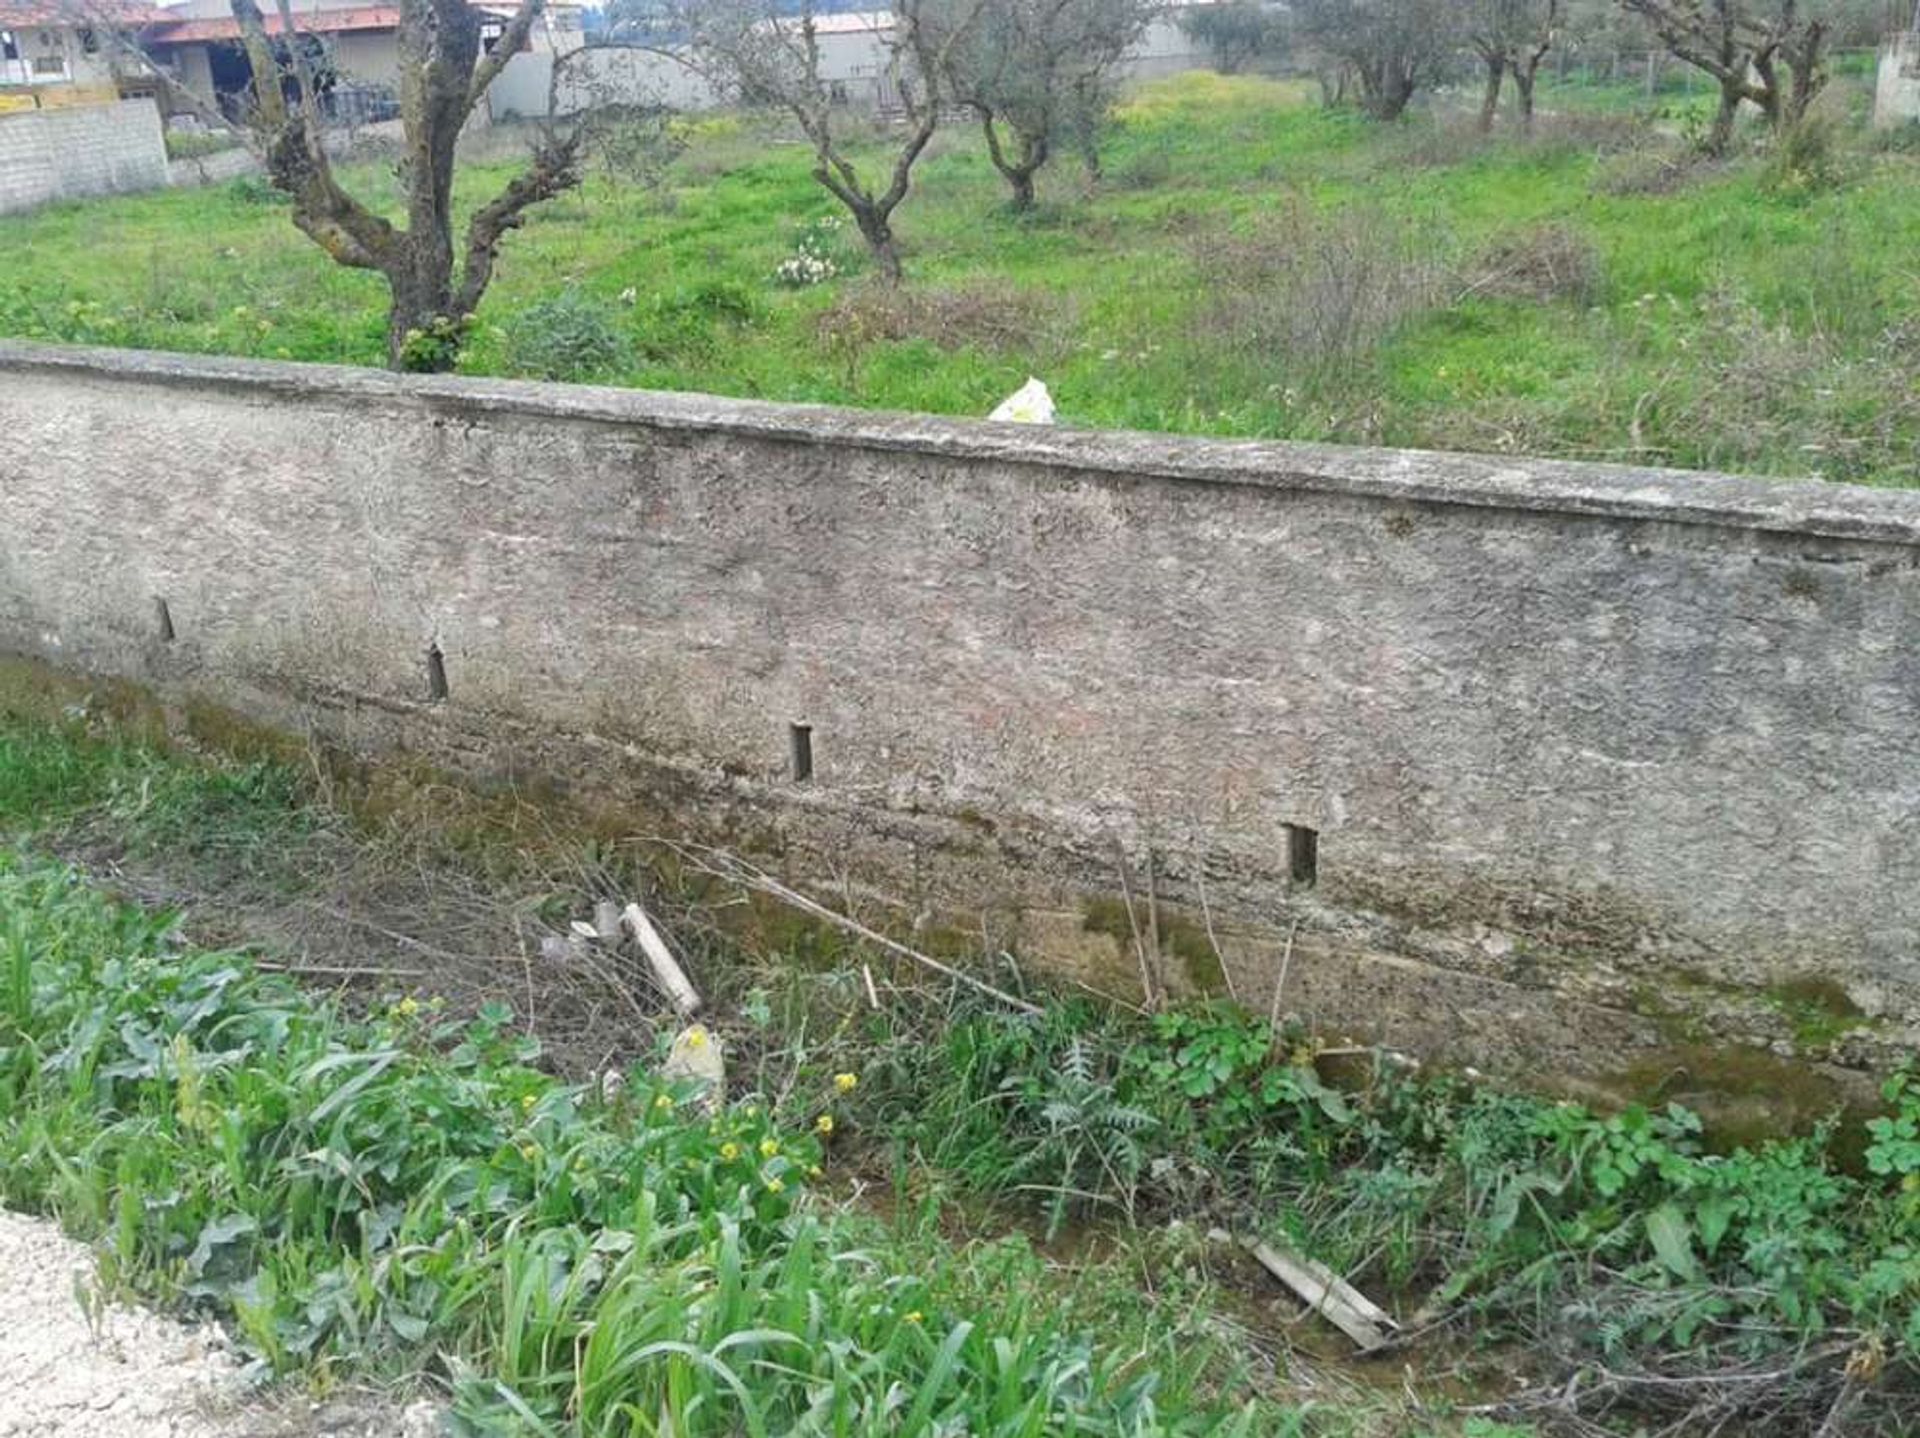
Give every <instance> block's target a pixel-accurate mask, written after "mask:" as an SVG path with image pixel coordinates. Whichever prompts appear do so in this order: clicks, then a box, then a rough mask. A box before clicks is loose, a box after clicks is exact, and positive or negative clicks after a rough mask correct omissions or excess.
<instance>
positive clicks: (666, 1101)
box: [653, 1093, 673, 1108]
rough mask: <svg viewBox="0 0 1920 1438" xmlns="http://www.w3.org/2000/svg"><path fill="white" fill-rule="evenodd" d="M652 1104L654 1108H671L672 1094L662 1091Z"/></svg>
mask: <svg viewBox="0 0 1920 1438" xmlns="http://www.w3.org/2000/svg"><path fill="white" fill-rule="evenodd" d="M653 1106H654V1107H655V1108H672V1107H673V1095H672V1094H670V1093H663V1094H661V1095H660V1096H659V1097H658V1098H656V1099H655V1100H654V1101H653Z"/></svg>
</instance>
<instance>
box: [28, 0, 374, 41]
mask: <svg viewBox="0 0 1920 1438" xmlns="http://www.w3.org/2000/svg"><path fill="white" fill-rule="evenodd" d="M6 3H7V0H0V6H4V5H6ZM261 8H262V9H265V8H266V7H265V6H262V7H261ZM161 14H162V15H163V16H164V14H165V12H164V11H163V12H161ZM266 21H267V33H268V34H269V35H278V34H279V33H280V32H281V31H282V29H283V28H284V27H283V26H282V25H281V23H280V16H279V13H278V12H277V11H272V10H268V11H267V15H266ZM399 24H400V9H399V7H398V6H396V5H369V6H366V7H365V8H363V9H359V10H309V11H306V12H305V13H304V14H299V15H296V16H294V18H293V28H294V29H295V30H301V31H306V32H308V33H310V34H314V35H338V34H341V33H342V32H344V31H348V30H393V29H396V28H398V26H399ZM239 38H240V22H239V21H238V20H236V19H234V18H233V17H232V16H231V15H221V16H216V17H214V18H212V19H207V20H167V19H164V18H162V19H161V20H159V21H158V23H156V24H154V25H153V26H152V27H151V28H149V29H148V31H147V39H148V41H149V42H150V43H152V44H156V45H190V44H193V43H194V42H195V41H205V40H238V39H239Z"/></svg>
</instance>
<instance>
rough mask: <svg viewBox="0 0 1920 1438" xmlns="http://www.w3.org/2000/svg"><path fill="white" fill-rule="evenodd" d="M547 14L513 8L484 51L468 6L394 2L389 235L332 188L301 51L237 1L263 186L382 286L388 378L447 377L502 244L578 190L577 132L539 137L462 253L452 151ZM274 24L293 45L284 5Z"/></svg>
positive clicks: (549, 131) (362, 206)
mask: <svg viewBox="0 0 1920 1438" xmlns="http://www.w3.org/2000/svg"><path fill="white" fill-rule="evenodd" d="M543 3H544V0H521V4H520V8H519V9H518V10H516V11H515V12H514V15H513V18H512V19H510V20H509V21H508V22H507V24H506V28H505V31H504V33H502V34H501V35H500V36H499V38H498V39H497V40H496V41H495V42H494V44H493V46H492V48H491V49H488V50H485V51H484V52H483V50H482V47H481V43H480V20H481V17H480V13H479V12H478V11H477V10H475V9H473V8H472V7H471V6H469V5H468V4H467V3H466V0H399V24H398V27H397V32H398V33H397V39H398V46H399V91H400V124H401V129H402V133H403V137H404V138H403V141H402V145H401V157H400V162H399V165H398V167H397V173H398V175H399V180H400V189H401V194H402V196H403V199H404V201H405V209H406V218H405V223H404V225H396V224H395V223H393V222H392V221H391V220H389V219H387V218H386V217H385V216H384V215H382V214H380V213H378V212H377V211H376V210H374V209H373V208H371V207H370V206H368V205H367V204H366V203H364V202H363V201H361V200H359V199H356V198H355V197H354V196H353V195H351V194H349V193H348V192H347V191H346V190H345V189H344V188H343V187H342V186H341V184H340V182H339V181H338V179H337V178H336V177H335V175H334V171H333V163H332V160H331V158H330V157H329V154H328V151H327V146H326V136H325V126H324V120H323V116H322V111H321V103H320V96H319V93H318V89H317V85H316V80H315V76H314V73H313V69H312V66H311V64H310V63H309V59H308V56H307V52H306V49H305V47H303V46H301V45H299V44H282V45H279V46H276V45H275V44H274V41H273V40H272V39H270V38H269V36H268V34H267V27H266V21H265V18H264V17H263V16H262V14H261V12H260V7H259V5H258V4H257V3H255V0H231V4H232V9H233V14H234V18H235V19H236V20H238V21H239V22H240V33H241V42H242V44H243V45H244V47H245V49H246V54H247V62H248V64H249V66H250V67H251V69H252V82H251V89H250V100H251V105H252V115H251V121H252V126H253V129H254V131H255V133H256V136H257V143H258V146H259V149H260V153H261V156H262V158H263V160H264V162H265V166H266V172H267V177H268V179H269V180H270V181H271V182H272V183H273V185H274V186H275V187H276V188H278V189H279V190H281V191H283V192H284V193H285V194H286V195H288V196H289V197H290V198H291V199H292V201H293V222H294V224H295V225H296V226H298V227H299V229H300V230H301V231H302V232H303V233H304V234H306V235H307V236H308V237H309V238H310V239H312V240H313V242H314V243H315V244H317V245H319V246H320V248H321V249H323V250H325V251H326V252H327V254H329V255H330V256H332V257H333V259H334V260H335V261H336V262H338V263H339V264H342V265H347V266H349V267H351V268H354V269H363V270H374V271H377V272H378V273H379V274H380V275H381V276H382V277H383V278H385V280H386V282H387V288H388V291H389V294H390V302H389V305H388V311H387V363H388V364H389V365H390V366H391V367H392V368H394V369H413V370H429V371H441V370H449V369H451V368H453V365H454V362H455V361H456V360H457V359H458V358H459V353H460V348H461V345H462V344H463V343H464V340H465V337H466V333H467V329H468V327H469V325H470V324H471V322H472V315H473V312H474V310H475V308H477V307H478V305H479V303H480V298H481V296H482V295H484V294H485V293H486V291H487V286H488V284H489V283H490V282H491V281H492V279H493V267H494V261H495V258H496V256H497V254H498V252H499V248H500V243H501V240H502V238H503V237H504V236H505V235H506V234H507V232H508V231H510V230H513V229H516V228H518V227H519V226H520V225H521V224H522V223H523V222H524V220H525V218H526V213H527V211H528V210H529V209H531V208H532V207H533V206H535V205H537V204H539V203H541V202H542V201H544V200H549V199H552V198H553V197H554V196H555V195H558V194H561V193H563V192H564V191H566V190H569V189H571V188H572V187H573V186H575V185H576V184H578V183H579V181H580V168H579V156H580V145H581V136H580V132H579V131H578V130H577V129H565V130H563V129H560V128H556V127H555V126H553V125H551V124H549V125H547V126H544V127H542V129H541V130H540V131H539V133H538V136H537V138H536V140H535V143H534V147H533V153H532V156H531V158H530V160H529V162H528V165H527V168H526V169H525V170H523V171H522V172H521V173H519V174H518V175H515V176H514V178H513V179H512V180H510V181H509V182H508V183H507V186H506V188H505V189H503V190H502V191H501V192H500V193H499V194H497V195H495V196H494V197H493V198H492V199H491V200H489V201H487V202H486V203H485V204H483V205H481V206H480V207H479V208H478V209H477V210H475V211H474V212H473V215H472V217H471V218H470V219H469V220H468V222H467V225H466V229H465V232H464V235H463V236H462V237H461V243H460V245H459V251H460V253H459V254H458V255H456V253H455V250H456V244H455V237H454V229H455V227H454V213H453V176H454V146H455V142H456V141H457V140H458V139H459V136H460V131H461V128H462V127H463V126H464V125H465V124H466V122H467V119H468V117H469V116H470V115H472V114H473V111H474V109H475V107H476V106H477V105H479V103H480V101H481V98H482V97H483V96H484V95H485V94H486V91H487V87H488V86H489V85H491V84H492V83H493V81H494V79H495V78H496V77H497V76H498V75H499V74H500V72H501V70H503V69H504V68H505V67H506V64H507V61H508V59H509V58H511V57H512V56H513V54H514V53H515V52H516V51H518V50H519V49H520V48H521V46H522V45H524V44H525V43H526V40H527V37H528V35H529V33H530V32H531V31H532V28H533V25H534V23H535V21H536V20H538V19H539V17H540V12H541V8H542V5H543ZM279 18H280V22H281V24H280V35H281V36H282V37H291V36H294V35H296V33H297V30H296V26H295V23H294V20H293V15H292V12H291V7H290V5H289V3H288V0H279ZM289 71H291V83H290V84H289V83H288V73H287V72H289ZM289 92H291V93H289Z"/></svg>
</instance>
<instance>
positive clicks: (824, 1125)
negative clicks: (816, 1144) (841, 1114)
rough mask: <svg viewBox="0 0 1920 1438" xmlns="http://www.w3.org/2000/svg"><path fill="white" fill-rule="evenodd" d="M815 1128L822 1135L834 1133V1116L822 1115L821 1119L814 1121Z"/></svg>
mask: <svg viewBox="0 0 1920 1438" xmlns="http://www.w3.org/2000/svg"><path fill="white" fill-rule="evenodd" d="M813 1126H814V1127H815V1128H816V1129H818V1130H819V1131H820V1132H821V1133H832V1132H833V1115H832V1114H830V1113H823V1114H821V1115H820V1117H818V1118H817V1119H815V1120H814V1121H813Z"/></svg>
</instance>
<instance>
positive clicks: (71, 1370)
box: [0, 1212, 439, 1438]
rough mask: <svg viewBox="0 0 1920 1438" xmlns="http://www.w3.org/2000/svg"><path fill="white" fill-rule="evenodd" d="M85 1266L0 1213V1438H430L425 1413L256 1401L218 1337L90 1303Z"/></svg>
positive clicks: (85, 1255)
mask: <svg viewBox="0 0 1920 1438" xmlns="http://www.w3.org/2000/svg"><path fill="white" fill-rule="evenodd" d="M96 1293H97V1288H96V1286H95V1280H94V1264H93V1257H92V1255H91V1254H90V1253H89V1252H88V1251H87V1249H86V1248H85V1247H84V1246H83V1245H81V1244H77V1243H74V1242H72V1241H71V1240H69V1239H68V1238H66V1237H65V1236H63V1235H62V1234H61V1232H60V1230H59V1228H58V1226H57V1225H55V1224H54V1223H52V1222H50V1221H48V1220H45V1219H38V1218H26V1217H22V1216H21V1215H19V1214H12V1213H4V1212H0V1438H430V1435H432V1434H434V1433H436V1432H438V1431H439V1413H438V1410H437V1409H436V1408H435V1406H434V1405H433V1404H432V1403H428V1402H418V1403H414V1404H411V1405H408V1406H405V1407H402V1406H400V1405H398V1404H396V1403H392V1402H388V1401H386V1400H384V1399H382V1398H380V1397H378V1396H372V1395H369V1396H364V1397H346V1398H333V1399H330V1400H329V1401H327V1402H326V1403H316V1402H315V1401H313V1400H312V1399H311V1398H309V1397H307V1396H306V1395H304V1394H297V1395H296V1394H288V1393H280V1394H273V1395H262V1394H260V1393H258V1392H256V1391H255V1390H253V1389H252V1388H250V1387H249V1386H248V1385H247V1384H246V1383H245V1382H243V1380H242V1378H241V1373H240V1360H239V1358H238V1357H237V1356H236V1355H235V1354H234V1352H233V1350H232V1347H231V1345H230V1344H229V1343H228V1341H227V1338H226V1335H225V1334H224V1333H222V1332H221V1330H220V1329H219V1327H218V1326H217V1325H213V1324H205V1325H200V1326H194V1325H191V1324H185V1323H180V1322H177V1321H175V1320H174V1319H171V1318H165V1317H162V1316H160V1315H158V1314H155V1313H151V1312H148V1311H147V1310H145V1309H140V1308H129V1307H124V1306H122V1305H119V1304H103V1303H100V1302H99V1301H98V1300H97V1299H96V1297H95V1296H94V1295H95V1294H96Z"/></svg>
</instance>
